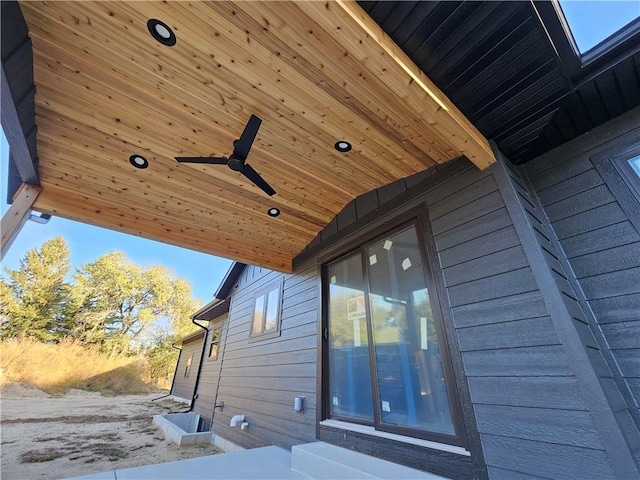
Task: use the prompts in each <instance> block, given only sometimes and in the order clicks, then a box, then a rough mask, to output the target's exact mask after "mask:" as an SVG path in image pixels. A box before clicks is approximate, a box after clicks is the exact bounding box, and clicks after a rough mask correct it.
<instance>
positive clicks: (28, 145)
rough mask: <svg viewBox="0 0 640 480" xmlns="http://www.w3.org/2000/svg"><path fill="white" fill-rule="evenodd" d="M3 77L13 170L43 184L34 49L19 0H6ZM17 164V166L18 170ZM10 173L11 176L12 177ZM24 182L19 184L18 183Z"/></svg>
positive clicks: (4, 119)
mask: <svg viewBox="0 0 640 480" xmlns="http://www.w3.org/2000/svg"><path fill="white" fill-rule="evenodd" d="M1 9H2V15H1V20H2V28H1V30H2V42H1V57H2V74H1V76H2V79H1V85H0V96H1V98H0V104H1V105H2V109H1V110H2V114H1V117H2V128H3V130H4V134H5V136H6V138H7V142H8V144H9V150H10V152H11V159H12V162H11V167H10V172H12V171H13V172H15V171H16V170H17V172H18V174H19V175H20V179H21V180H22V183H27V184H30V185H34V186H40V180H39V178H38V172H37V153H36V145H35V132H36V125H35V103H34V95H35V87H34V85H33V52H32V46H31V40H30V39H29V35H28V28H27V24H26V22H25V19H24V16H23V15H22V11H21V10H20V7H19V5H18V2H13V1H3V2H2V5H1ZM14 167H15V170H14ZM10 177H11V175H8V177H7V178H10ZM16 184H17V182H16V181H15V179H14V180H12V181H11V183H10V185H9V189H8V191H7V196H8V197H9V198H8V199H7V201H8V202H9V203H11V202H12V199H13V195H14V194H15V191H12V190H13V188H15V187H16ZM19 186H20V185H19V184H18V185H17V187H19Z"/></svg>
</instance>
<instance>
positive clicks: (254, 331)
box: [250, 280, 282, 339]
mask: <svg viewBox="0 0 640 480" xmlns="http://www.w3.org/2000/svg"><path fill="white" fill-rule="evenodd" d="M281 304H282V280H279V281H277V282H275V283H272V284H270V285H269V286H267V288H265V289H264V290H262V291H261V292H259V293H258V295H257V296H256V297H255V301H254V304H253V320H252V322H251V335H250V338H256V337H259V338H261V339H262V338H271V337H274V336H279V335H280V310H281Z"/></svg>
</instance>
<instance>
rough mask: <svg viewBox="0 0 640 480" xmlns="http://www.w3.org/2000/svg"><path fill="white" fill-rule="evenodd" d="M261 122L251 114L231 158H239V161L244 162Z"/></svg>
mask: <svg viewBox="0 0 640 480" xmlns="http://www.w3.org/2000/svg"><path fill="white" fill-rule="evenodd" d="M261 123H262V120H260V119H259V118H258V117H256V116H255V115H253V114H251V117H250V118H249V121H248V122H247V125H246V126H245V127H244V130H243V131H242V135H240V138H239V139H238V142H237V143H236V144H235V146H234V149H233V156H234V157H237V158H239V159H240V160H243V161H244V160H246V159H247V155H249V150H251V145H253V141H254V140H255V138H256V135H257V134H258V129H259V128H260V124H261Z"/></svg>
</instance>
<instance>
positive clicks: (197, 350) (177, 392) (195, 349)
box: [171, 337, 202, 401]
mask: <svg viewBox="0 0 640 480" xmlns="http://www.w3.org/2000/svg"><path fill="white" fill-rule="evenodd" d="M201 353H202V337H198V338H197V339H195V340H193V341H191V342H187V343H185V344H183V345H182V350H181V351H180V358H179V359H178V365H177V366H176V375H175V379H174V381H173V387H172V388H171V395H174V396H176V397H179V398H183V399H185V400H189V401H191V399H192V398H193V391H194V389H195V386H196V378H197V376H198V366H199V365H200V355H201ZM191 355H193V360H192V361H191V369H190V371H189V376H188V377H185V376H184V371H185V368H187V362H188V361H189V358H190V357H191Z"/></svg>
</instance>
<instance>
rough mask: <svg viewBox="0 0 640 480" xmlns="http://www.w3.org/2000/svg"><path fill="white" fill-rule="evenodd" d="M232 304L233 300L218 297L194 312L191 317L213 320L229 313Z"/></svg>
mask: <svg viewBox="0 0 640 480" xmlns="http://www.w3.org/2000/svg"><path fill="white" fill-rule="evenodd" d="M230 306H231V301H230V300H228V299H222V300H219V299H217V298H215V299H213V300H212V301H211V302H209V303H207V304H206V305H205V306H204V307H202V308H201V309H200V310H198V311H197V312H196V313H194V314H193V315H192V316H191V318H193V319H194V320H204V321H207V322H208V321H211V320H215V319H216V318H218V317H220V316H222V315H225V314H227V313H229V307H230Z"/></svg>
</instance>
